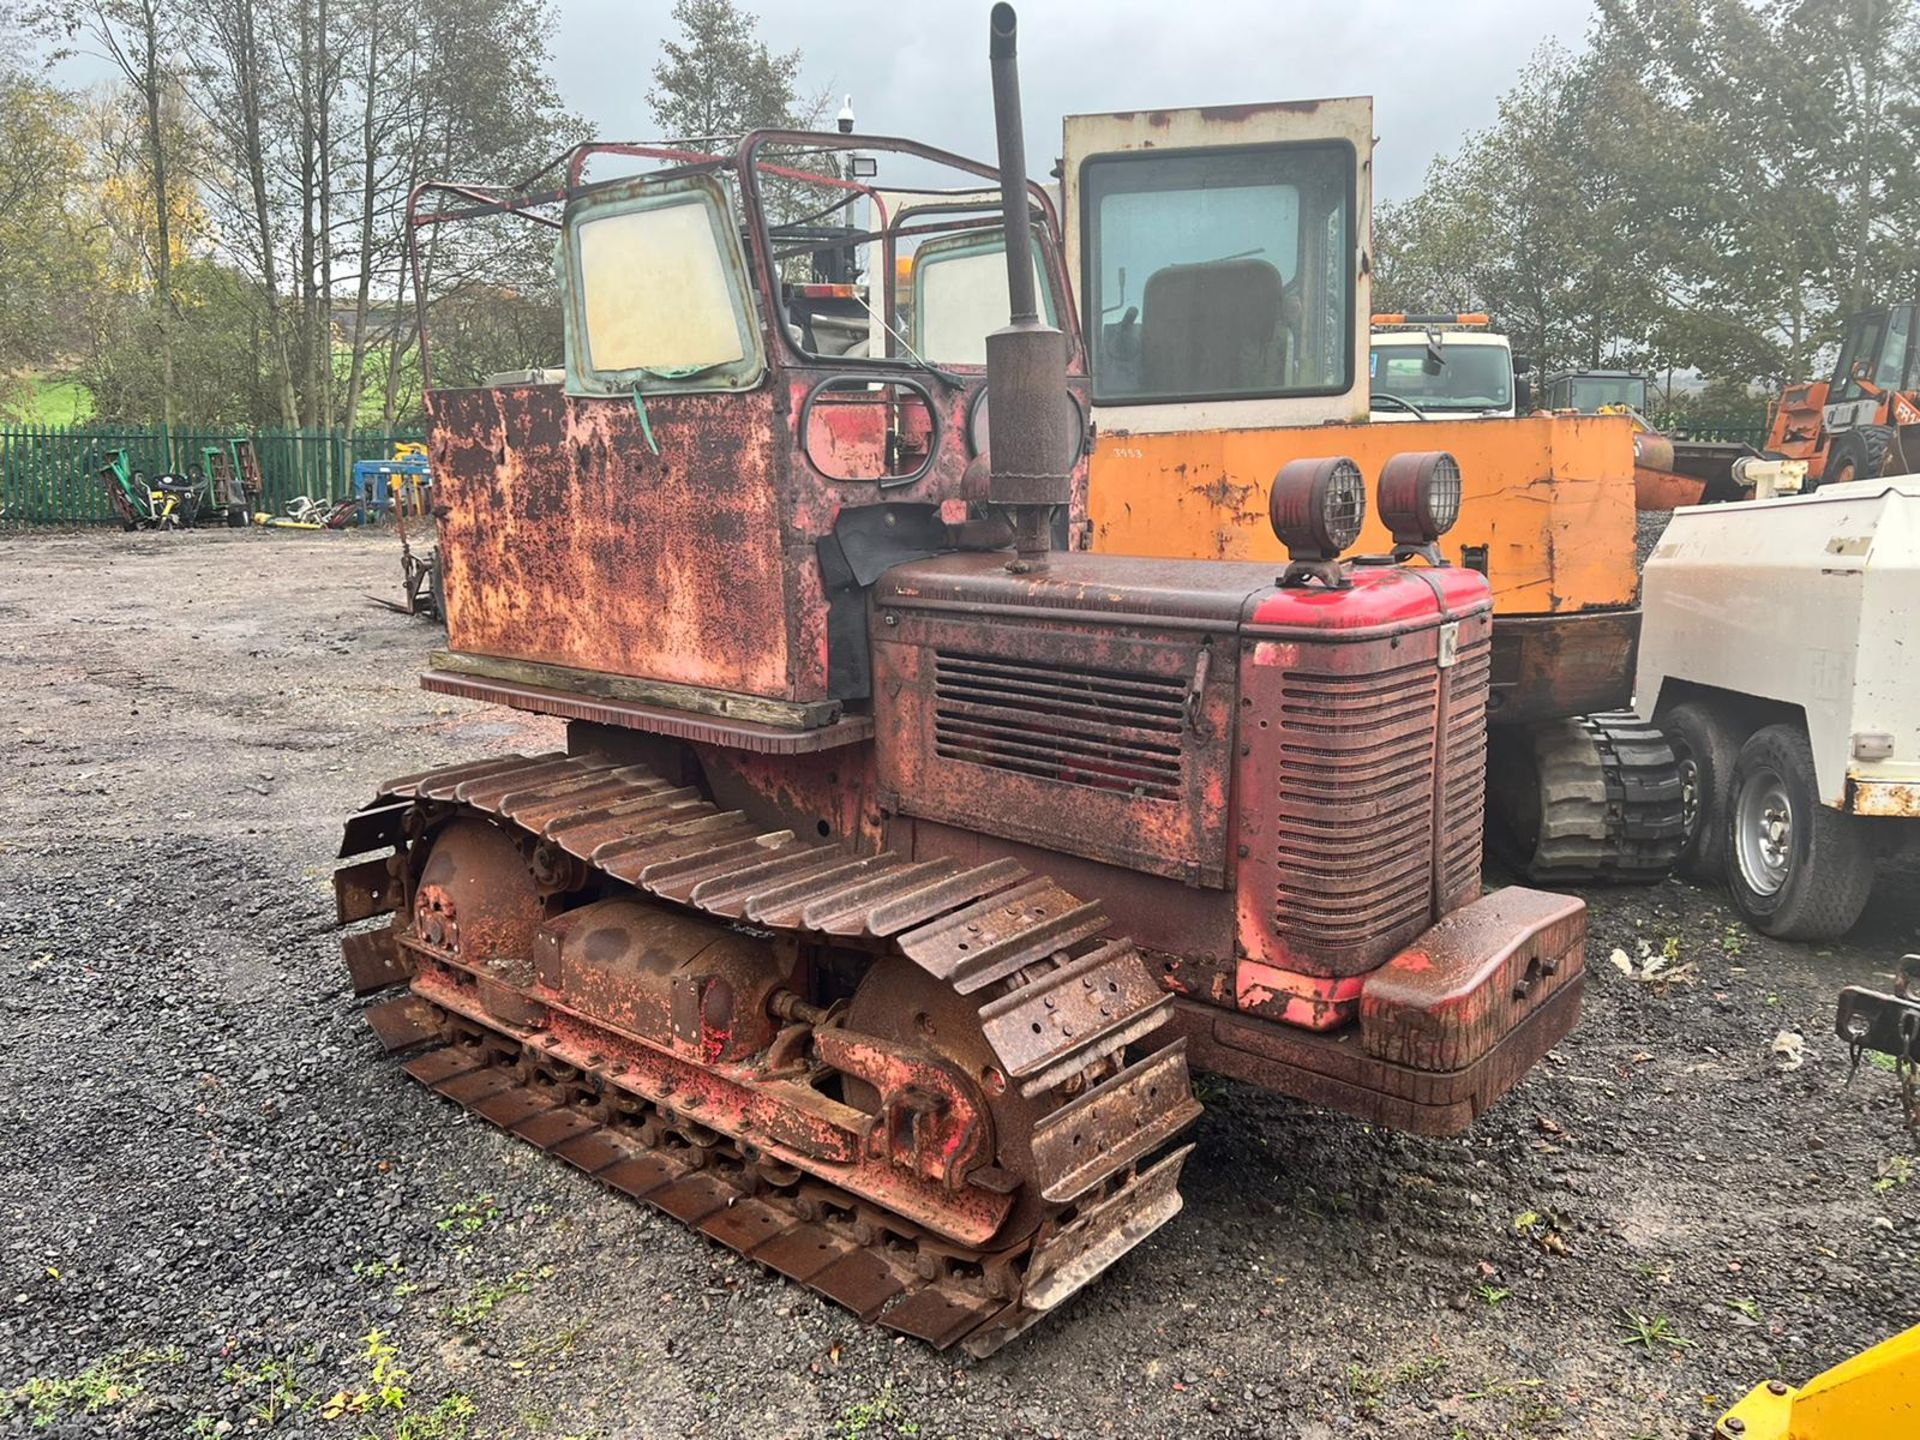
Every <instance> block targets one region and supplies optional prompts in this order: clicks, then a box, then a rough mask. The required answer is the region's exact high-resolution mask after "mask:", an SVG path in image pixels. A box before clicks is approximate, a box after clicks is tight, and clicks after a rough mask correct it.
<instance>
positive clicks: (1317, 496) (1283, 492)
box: [1267, 456, 1367, 560]
mask: <svg viewBox="0 0 1920 1440" xmlns="http://www.w3.org/2000/svg"><path fill="white" fill-rule="evenodd" d="M1267 515H1268V518H1269V519H1271V520H1272V521H1273V533H1274V534H1275V535H1277V536H1279V537H1280V543H1281V544H1282V545H1284V546H1286V547H1287V558H1288V559H1290V560H1331V559H1333V558H1334V557H1335V556H1337V555H1338V554H1339V553H1340V552H1341V551H1342V550H1344V549H1346V548H1347V547H1348V546H1349V545H1351V544H1353V542H1354V541H1355V540H1358V539H1359V538H1360V526H1361V524H1362V523H1363V522H1364V521H1365V520H1366V518H1367V486H1366V481H1365V480H1363V479H1362V478H1361V475H1360V467H1359V466H1358V465H1356V464H1354V463H1353V461H1351V460H1348V459H1346V458H1344V457H1340V456H1334V457H1330V458H1327V459H1322V460H1292V461H1289V462H1288V463H1287V464H1285V465H1282V466H1281V467H1280V473H1279V474H1278V475H1276V476H1274V477H1273V491H1272V493H1271V494H1270V495H1269V496H1268V499H1267Z"/></svg>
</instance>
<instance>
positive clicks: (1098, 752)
mask: <svg viewBox="0 0 1920 1440" xmlns="http://www.w3.org/2000/svg"><path fill="white" fill-rule="evenodd" d="M1186 702H1187V681H1186V680H1185V679H1183V678H1180V677H1178V676H1164V675H1149V674H1142V673H1138V672H1134V671H1122V670H1090V669H1067V668H1063V667H1060V666H1056V665H1051V664H1041V663H1036V662H1034V661H1030V660H1016V659H1009V658H1007V657H1004V656H984V655H966V654H959V653H955V652H953V651H948V650H939V651H936V652H935V654H934V726H933V736H934V753H935V754H936V755H938V756H940V757H941V758H942V759H947V760H964V761H967V762H969V763H971V764H974V765H986V766H989V767H991V768H993V769H996V770H1007V771H1011V772H1013V773H1014V774H1018V775H1029V776H1033V777H1035V778H1037V779H1043V780H1051V781H1054V782H1056V783H1060V784H1067V785H1083V786H1087V787H1089V788H1091V789H1095V790H1113V791H1118V792H1121V793H1123V794H1128V795H1136V796H1139V797H1141V798H1144V799H1149V800H1168V801H1173V800H1178V799H1180V798H1181V796H1182V794H1183V793H1184V792H1183V779H1182V760H1183V755H1182V750H1183V737H1184V734H1185V727H1186Z"/></svg>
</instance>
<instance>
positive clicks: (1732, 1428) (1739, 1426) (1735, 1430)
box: [1727, 1415, 1747, 1435]
mask: <svg viewBox="0 0 1920 1440" xmlns="http://www.w3.org/2000/svg"><path fill="white" fill-rule="evenodd" d="M1746 1428H1747V1422H1746V1421H1744V1420H1742V1419H1741V1418H1740V1417H1739V1416H1738V1415H1729V1416H1728V1417H1727V1433H1728V1434H1730V1435H1738V1434H1739V1433H1740V1432H1741V1431H1743V1430H1745V1429H1746Z"/></svg>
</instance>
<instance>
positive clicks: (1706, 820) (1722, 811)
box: [1658, 700, 1740, 880]
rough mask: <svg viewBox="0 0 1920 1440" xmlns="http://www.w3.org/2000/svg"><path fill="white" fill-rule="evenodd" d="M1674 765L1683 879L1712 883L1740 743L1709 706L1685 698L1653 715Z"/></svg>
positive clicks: (1722, 849) (1720, 863)
mask: <svg viewBox="0 0 1920 1440" xmlns="http://www.w3.org/2000/svg"><path fill="white" fill-rule="evenodd" d="M1658 723H1659V726H1660V728H1661V729H1662V730H1663V731H1665V732H1666V736H1667V742H1668V743H1669V744H1670V745H1672V746H1673V754H1674V759H1675V760H1676V761H1677V762H1678V763H1679V766H1680V811H1681V818H1682V820H1683V823H1684V824H1685V825H1686V833H1685V838H1684V839H1683V840H1682V841H1681V844H1680V858H1679V859H1678V860H1676V861H1675V862H1674V866H1675V868H1676V869H1678V870H1679V871H1680V873H1681V874H1683V875H1690V876H1692V877H1693V878H1694V879H1696V880H1717V879H1719V878H1720V876H1721V874H1722V873H1723V870H1724V857H1725V855H1726V850H1727V843H1726V842H1727V837H1726V823H1727V796H1728V794H1729V793H1730V787H1731V785H1732V783H1733V767H1734V762H1735V761H1736V760H1737V759H1738V758H1739V755H1740V742H1739V740H1738V738H1736V737H1735V735H1734V733H1733V731H1732V729H1731V728H1730V727H1729V726H1728V725H1727V722H1726V721H1725V720H1724V719H1723V718H1721V716H1720V714H1719V712H1717V711H1716V710H1715V709H1714V708H1713V707H1712V706H1711V705H1709V704H1707V703H1706V702H1704V701H1701V700H1685V701H1682V702H1681V703H1680V704H1678V705H1675V706H1674V707H1673V708H1672V709H1671V710H1667V711H1664V712H1663V713H1662V714H1661V715H1660V717H1659V721H1658Z"/></svg>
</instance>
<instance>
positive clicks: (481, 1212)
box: [433, 1195, 500, 1235]
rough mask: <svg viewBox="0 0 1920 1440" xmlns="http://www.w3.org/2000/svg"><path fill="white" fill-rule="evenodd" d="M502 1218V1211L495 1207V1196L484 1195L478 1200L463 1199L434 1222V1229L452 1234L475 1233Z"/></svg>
mask: <svg viewBox="0 0 1920 1440" xmlns="http://www.w3.org/2000/svg"><path fill="white" fill-rule="evenodd" d="M499 1218H500V1212H499V1211H498V1210H497V1209H495V1208H494V1204H493V1197H492V1196H491V1195H482V1196H481V1197H480V1198H479V1199H478V1200H462V1201H460V1203H459V1204H457V1205H455V1206H454V1207H453V1208H452V1209H451V1210H449V1211H447V1213H446V1214H445V1215H444V1216H442V1217H441V1218H440V1219H438V1220H436V1221H434V1222H433V1226H434V1229H436V1230H439V1231H441V1232H442V1233H444V1234H450V1235H474V1234H478V1233H479V1232H480V1231H482V1230H484V1229H486V1228H487V1226H489V1225H491V1224H492V1223H493V1222H494V1221H496V1220H498V1219H499Z"/></svg>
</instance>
